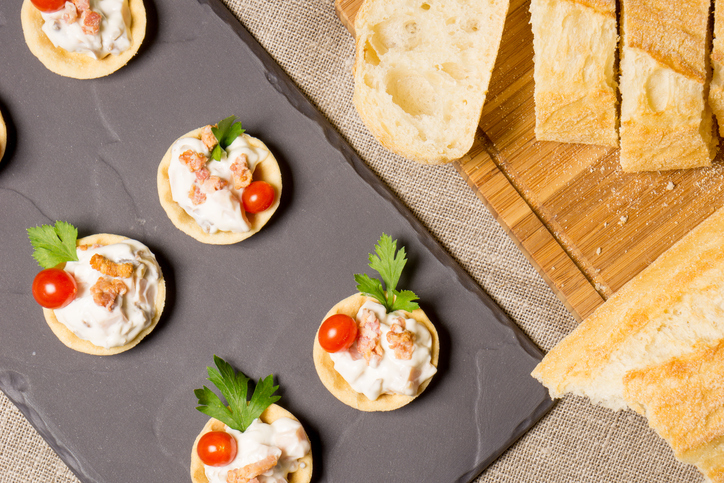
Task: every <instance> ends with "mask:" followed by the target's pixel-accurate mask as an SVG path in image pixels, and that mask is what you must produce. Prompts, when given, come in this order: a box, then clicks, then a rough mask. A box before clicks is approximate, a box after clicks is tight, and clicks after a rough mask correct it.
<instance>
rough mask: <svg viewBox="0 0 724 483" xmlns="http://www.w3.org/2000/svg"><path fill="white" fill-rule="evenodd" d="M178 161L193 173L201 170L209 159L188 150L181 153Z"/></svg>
mask: <svg viewBox="0 0 724 483" xmlns="http://www.w3.org/2000/svg"><path fill="white" fill-rule="evenodd" d="M178 160H179V161H181V162H182V163H183V164H185V165H186V166H187V167H188V168H189V169H190V170H191V172H192V173H194V172H196V171H198V170H200V169H201V168H203V167H204V166H205V165H206V162H207V161H208V160H209V158H207V157H206V156H204V155H203V154H201V153H197V152H196V151H194V150H192V149H189V150H186V151H184V152H183V153H181V154H180V155H179V157H178Z"/></svg>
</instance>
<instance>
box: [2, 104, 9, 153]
mask: <svg viewBox="0 0 724 483" xmlns="http://www.w3.org/2000/svg"><path fill="white" fill-rule="evenodd" d="M7 145H8V128H7V126H5V119H3V115H2V113H1V112H0V161H2V159H3V155H4V154H5V146H7Z"/></svg>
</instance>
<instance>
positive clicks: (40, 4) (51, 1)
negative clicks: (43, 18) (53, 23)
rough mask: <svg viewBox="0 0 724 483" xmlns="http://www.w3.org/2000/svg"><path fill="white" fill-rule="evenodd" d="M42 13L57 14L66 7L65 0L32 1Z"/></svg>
mask: <svg viewBox="0 0 724 483" xmlns="http://www.w3.org/2000/svg"><path fill="white" fill-rule="evenodd" d="M30 1H31V2H32V3H33V5H35V8H37V9H38V10H40V11H41V12H57V11H58V10H60V9H61V8H63V7H65V0H30Z"/></svg>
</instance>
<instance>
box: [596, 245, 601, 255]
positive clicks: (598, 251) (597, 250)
mask: <svg viewBox="0 0 724 483" xmlns="http://www.w3.org/2000/svg"><path fill="white" fill-rule="evenodd" d="M600 254H601V247H598V248H596V255H600Z"/></svg>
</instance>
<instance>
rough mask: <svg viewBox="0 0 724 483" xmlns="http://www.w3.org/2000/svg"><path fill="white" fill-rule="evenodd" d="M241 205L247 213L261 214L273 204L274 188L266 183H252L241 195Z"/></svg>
mask: <svg viewBox="0 0 724 483" xmlns="http://www.w3.org/2000/svg"><path fill="white" fill-rule="evenodd" d="M241 203H242V204H243V205H244V211H246V212H247V213H261V212H262V211H264V210H266V209H267V208H269V207H270V206H271V205H272V203H274V188H273V187H272V185H270V184H269V183H267V182H266V181H253V182H252V183H251V184H250V185H249V186H247V187H246V188H244V191H243V192H242V193H241Z"/></svg>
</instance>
